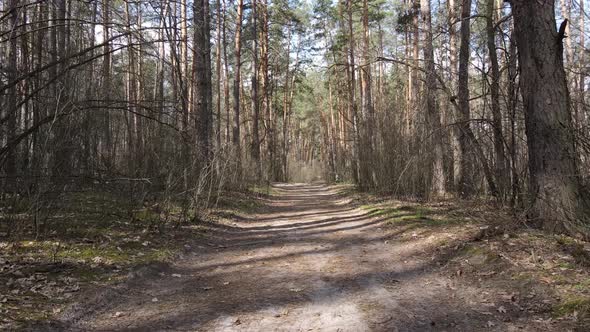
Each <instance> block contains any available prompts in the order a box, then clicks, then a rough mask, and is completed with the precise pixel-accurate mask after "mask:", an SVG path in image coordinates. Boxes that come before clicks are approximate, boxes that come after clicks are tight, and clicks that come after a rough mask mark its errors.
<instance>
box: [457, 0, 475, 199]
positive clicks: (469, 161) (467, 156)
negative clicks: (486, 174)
mask: <svg viewBox="0 0 590 332" xmlns="http://www.w3.org/2000/svg"><path fill="white" fill-rule="evenodd" d="M470 16H471V0H463V2H462V7H461V32H460V33H461V46H460V48H459V83H458V97H459V116H458V120H459V123H458V124H457V127H458V129H459V149H460V151H461V160H460V161H459V162H460V164H459V188H458V190H459V195H460V196H461V197H462V198H468V197H470V196H471V195H472V194H473V192H474V190H475V188H474V183H473V155H472V152H471V151H470V149H469V136H468V132H469V131H471V124H470V120H471V116H470V109H469V60H470V55H469V53H470V38H471V27H470V26H471V23H470V19H469V17H470Z"/></svg>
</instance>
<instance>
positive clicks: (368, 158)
mask: <svg viewBox="0 0 590 332" xmlns="http://www.w3.org/2000/svg"><path fill="white" fill-rule="evenodd" d="M362 21H363V61H364V62H365V63H364V65H363V66H361V71H362V79H361V90H362V96H363V99H362V110H361V113H362V116H363V135H362V136H363V140H364V143H363V146H364V147H365V148H364V149H363V151H364V157H363V158H362V159H363V160H364V161H363V163H364V164H365V165H364V167H363V169H364V173H365V174H364V175H363V178H364V182H365V185H366V186H368V187H371V188H373V187H375V186H376V185H377V175H376V173H375V167H374V166H375V164H374V160H373V158H375V156H374V155H373V152H374V151H373V150H374V136H373V132H374V130H375V126H374V121H375V120H374V117H375V110H374V109H373V95H372V91H371V90H372V89H371V79H372V78H371V55H370V52H371V50H370V32H369V4H368V0H363V15H362Z"/></svg>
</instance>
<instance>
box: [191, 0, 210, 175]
mask: <svg viewBox="0 0 590 332" xmlns="http://www.w3.org/2000/svg"><path fill="white" fill-rule="evenodd" d="M208 3H209V0H196V1H195V2H194V4H193V15H194V27H195V28H194V38H193V45H194V46H193V49H194V51H193V77H194V85H193V88H192V93H193V96H194V97H193V102H194V105H193V107H194V108H193V112H194V113H195V121H196V123H195V128H196V130H197V133H196V139H197V141H196V148H197V149H196V150H197V160H196V164H197V172H201V171H202V169H203V168H204V167H206V166H207V165H208V163H209V157H210V152H211V150H210V149H211V146H210V131H211V130H210V129H211V127H210V126H211V107H210V105H209V101H210V98H209V90H210V89H211V76H210V74H209V73H210V67H209V64H208V61H210V55H211V53H210V45H209V44H210V43H209V31H208V30H209V5H208Z"/></svg>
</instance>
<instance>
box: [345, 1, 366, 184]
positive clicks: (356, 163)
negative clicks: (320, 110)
mask: <svg viewBox="0 0 590 332" xmlns="http://www.w3.org/2000/svg"><path fill="white" fill-rule="evenodd" d="M346 4H347V6H346V7H347V13H348V52H349V54H348V58H349V61H348V66H346V68H347V72H348V75H349V77H350V79H349V85H348V94H349V97H348V98H349V101H348V103H349V105H350V109H351V111H352V128H353V129H352V131H353V152H352V158H353V174H354V176H353V178H354V180H355V182H356V183H357V184H359V185H362V184H363V179H362V178H361V174H362V171H361V169H360V168H361V167H362V166H361V162H360V156H359V144H360V133H359V118H358V111H357V104H356V74H355V71H356V68H355V58H354V47H355V46H354V30H353V21H352V0H347V1H346Z"/></svg>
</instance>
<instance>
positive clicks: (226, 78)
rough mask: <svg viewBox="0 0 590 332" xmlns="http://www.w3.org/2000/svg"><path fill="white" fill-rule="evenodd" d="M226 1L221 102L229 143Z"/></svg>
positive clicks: (224, 0)
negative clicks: (223, 108) (222, 102)
mask: <svg viewBox="0 0 590 332" xmlns="http://www.w3.org/2000/svg"><path fill="white" fill-rule="evenodd" d="M225 2H226V0H223V27H222V28H223V31H222V34H223V73H224V74H223V77H224V80H223V99H224V100H223V101H224V107H225V142H226V143H229V142H230V140H231V133H230V129H229V128H230V123H231V119H230V117H231V115H230V106H229V61H228V57H227V44H228V42H227V8H226V5H225Z"/></svg>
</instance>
